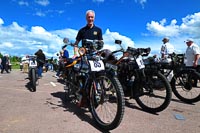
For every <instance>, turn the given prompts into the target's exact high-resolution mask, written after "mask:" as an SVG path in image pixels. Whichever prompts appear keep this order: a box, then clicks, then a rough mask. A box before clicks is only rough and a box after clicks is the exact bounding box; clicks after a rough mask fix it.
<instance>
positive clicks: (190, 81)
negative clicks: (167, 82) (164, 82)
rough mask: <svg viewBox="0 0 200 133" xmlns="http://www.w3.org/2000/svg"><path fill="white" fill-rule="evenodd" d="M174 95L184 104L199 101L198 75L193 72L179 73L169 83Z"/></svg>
mask: <svg viewBox="0 0 200 133" xmlns="http://www.w3.org/2000/svg"><path fill="white" fill-rule="evenodd" d="M171 85H172V91H173V93H174V95H175V96H176V97H177V98H179V99H180V100H181V101H183V102H185V103H189V104H191V103H195V102H198V101H200V74H199V73H198V72H195V71H187V70H185V71H180V72H179V73H178V74H176V75H174V77H173V78H172V81H171Z"/></svg>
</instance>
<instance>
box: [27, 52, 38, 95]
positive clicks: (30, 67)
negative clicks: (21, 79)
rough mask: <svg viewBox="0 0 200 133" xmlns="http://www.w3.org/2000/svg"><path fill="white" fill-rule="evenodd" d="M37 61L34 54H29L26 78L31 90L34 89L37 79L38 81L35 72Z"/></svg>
mask: <svg viewBox="0 0 200 133" xmlns="http://www.w3.org/2000/svg"><path fill="white" fill-rule="evenodd" d="M37 71H38V69H37V61H36V56H34V55H32V56H29V64H28V79H29V80H30V83H31V87H32V91H33V92H35V91H36V86H37V81H38V73H37Z"/></svg>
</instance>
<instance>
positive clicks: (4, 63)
mask: <svg viewBox="0 0 200 133" xmlns="http://www.w3.org/2000/svg"><path fill="white" fill-rule="evenodd" d="M1 60H2V61H1V67H2V68H1V73H3V72H4V70H5V71H6V72H7V73H9V71H8V55H7V54H5V55H4V56H3V57H2V59H1Z"/></svg>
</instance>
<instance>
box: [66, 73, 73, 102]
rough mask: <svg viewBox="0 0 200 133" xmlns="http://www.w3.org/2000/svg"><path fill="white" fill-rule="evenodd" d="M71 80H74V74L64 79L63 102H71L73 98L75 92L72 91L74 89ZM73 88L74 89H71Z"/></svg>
mask: <svg viewBox="0 0 200 133" xmlns="http://www.w3.org/2000/svg"><path fill="white" fill-rule="evenodd" d="M73 80H74V74H72V73H71V75H70V74H68V75H67V77H66V78H65V86H64V90H65V100H66V101H65V102H69V101H72V100H73V99H74V97H75V94H74V93H75V92H74V91H73V90H74V89H75V86H74V85H73ZM73 88H74V89H73Z"/></svg>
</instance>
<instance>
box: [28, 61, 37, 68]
mask: <svg viewBox="0 0 200 133" xmlns="http://www.w3.org/2000/svg"><path fill="white" fill-rule="evenodd" d="M29 66H31V67H34V66H37V62H36V61H35V62H33V61H32V60H30V61H29Z"/></svg>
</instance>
